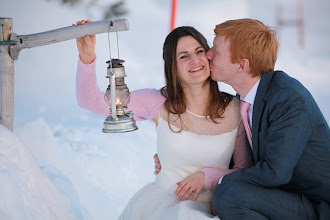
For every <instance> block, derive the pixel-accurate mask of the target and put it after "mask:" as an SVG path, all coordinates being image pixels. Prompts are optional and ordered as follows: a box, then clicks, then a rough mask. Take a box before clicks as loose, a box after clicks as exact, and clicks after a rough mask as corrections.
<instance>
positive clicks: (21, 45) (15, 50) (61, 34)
mask: <svg viewBox="0 0 330 220" xmlns="http://www.w3.org/2000/svg"><path fill="white" fill-rule="evenodd" d="M109 28H110V29H109ZM128 29H129V23H128V20H127V19H116V20H102V21H95V22H91V23H87V24H84V25H74V26H68V27H64V28H59V29H55V30H51V31H46V32H42V33H37V34H30V35H18V34H15V33H13V34H12V35H11V37H10V40H13V41H17V44H16V45H14V46H11V47H10V55H11V57H12V58H13V59H15V60H17V59H18V54H19V52H20V51H21V50H22V49H25V48H32V47H39V46H44V45H48V44H53V43H58V42H62V41H66V40H71V39H74V38H78V37H83V36H86V35H94V34H101V33H107V32H117V31H126V30H128Z"/></svg>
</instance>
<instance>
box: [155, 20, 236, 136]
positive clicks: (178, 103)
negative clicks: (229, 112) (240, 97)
mask: <svg viewBox="0 0 330 220" xmlns="http://www.w3.org/2000/svg"><path fill="white" fill-rule="evenodd" d="M185 36H192V37H193V38H194V39H196V40H197V41H198V43H200V44H201V45H202V47H203V48H204V50H205V52H207V51H208V50H209V49H210V47H209V45H208V44H207V41H206V39H205V37H204V36H203V35H202V34H201V33H200V32H198V31H197V30H196V29H195V28H193V27H190V26H183V27H178V28H176V29H174V30H173V31H172V32H171V33H170V34H169V35H167V37H166V39H165V42H164V46H163V59H164V73H165V80H166V86H164V87H163V88H162V89H161V94H162V95H163V96H164V97H165V98H166V101H165V103H164V108H165V110H166V111H167V112H168V119H169V118H170V117H169V114H170V113H172V114H176V115H178V119H180V120H181V130H180V131H178V132H181V131H182V119H181V114H183V113H185V112H186V107H187V106H186V102H185V97H184V93H183V90H182V86H181V84H180V82H179V80H178V77H177V62H176V48H177V44H178V41H179V39H180V38H181V37H185ZM207 84H209V85H210V97H209V100H208V102H207V103H208V104H207V105H208V106H207V108H206V111H205V115H206V116H210V118H211V120H212V121H213V122H214V123H217V122H216V121H215V118H221V117H222V115H223V113H224V112H225V108H226V107H227V106H228V104H229V103H230V101H231V100H232V99H233V97H232V96H231V95H229V94H227V93H224V92H220V91H219V88H218V83H217V82H216V81H214V80H212V79H211V77H209V78H208V79H207V80H206V81H205V84H204V85H205V86H206V85H207ZM206 116H205V117H206ZM168 125H169V127H170V129H171V130H172V131H173V129H172V128H171V126H170V120H168Z"/></svg>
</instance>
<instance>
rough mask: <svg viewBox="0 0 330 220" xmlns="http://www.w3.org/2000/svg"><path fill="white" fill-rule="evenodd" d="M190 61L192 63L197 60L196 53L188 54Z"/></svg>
mask: <svg viewBox="0 0 330 220" xmlns="http://www.w3.org/2000/svg"><path fill="white" fill-rule="evenodd" d="M190 61H191V62H192V63H196V62H198V56H197V54H192V55H191V56H190Z"/></svg>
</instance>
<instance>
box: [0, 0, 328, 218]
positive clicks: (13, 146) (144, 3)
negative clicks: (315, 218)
mask: <svg viewBox="0 0 330 220" xmlns="http://www.w3.org/2000/svg"><path fill="white" fill-rule="evenodd" d="M101 2H104V0H102V1H101ZM169 2H170V1H165V0H160V1H159V0H158V1H156V0H139V1H133V0H130V1H127V7H128V10H129V12H130V13H129V15H127V16H125V17H126V18H128V20H129V22H130V26H131V28H130V30H129V31H127V32H121V33H119V42H120V54H121V58H122V59H124V60H126V62H125V66H126V72H127V75H128V77H127V79H126V83H127V85H128V87H129V88H130V90H134V89H138V88H160V87H162V86H163V84H164V80H163V61H162V44H163V41H164V39H165V37H166V35H167V34H168V30H169V13H170V3H169ZM281 2H284V1H275V0H273V1H260V0H250V1H248V0H231V1H229V0H223V1H218V0H208V1H205V3H203V4H201V3H200V1H197V0H195V1H191V0H190V1H189V0H180V1H179V8H178V17H177V25H179V26H181V25H191V26H194V27H196V28H197V29H198V30H200V31H201V32H202V33H203V34H204V35H205V36H206V38H207V39H208V41H209V44H210V45H212V40H213V36H214V35H213V28H214V26H215V25H216V24H217V23H221V22H223V21H225V20H228V19H234V18H242V17H250V18H256V19H259V20H261V21H263V22H264V23H265V24H269V25H272V26H276V14H275V12H276V10H275V9H276V5H277V4H278V3H281ZM295 2H296V1H294V0H292V1H285V3H286V4H285V5H287V7H286V8H285V11H284V15H285V17H287V18H290V19H291V18H294V16H293V15H294V14H295V4H294V3H295ZM303 2H304V6H305V18H306V20H305V28H306V29H305V39H306V45H305V47H303V48H302V47H300V46H299V45H298V43H297V35H296V33H297V30H296V29H295V28H289V27H285V28H283V29H281V30H280V31H279V38H280V51H279V56H278V62H277V65H276V68H277V69H281V70H284V71H286V72H287V73H288V74H290V75H291V76H294V77H295V78H297V79H298V80H300V81H301V82H302V83H303V84H304V85H305V86H306V87H307V88H308V89H309V90H310V91H311V93H312V94H313V96H314V97H315V99H316V101H317V103H318V104H319V106H320V108H321V111H322V112H323V113H324V115H325V117H326V120H327V121H328V123H329V122H330V106H329V104H328V102H329V100H330V79H329V78H330V71H329V69H330V44H329V43H328V39H330V25H329V24H328V21H329V18H330V15H329V14H328V11H329V10H330V3H329V1H326V0H314V1H312V0H305V1H303ZM18 6H19V7H18ZM0 16H1V17H11V18H13V23H14V33H16V34H32V33H37V32H43V31H46V30H51V29H56V28H60V27H64V26H69V25H71V24H72V23H74V22H75V21H77V20H80V19H84V18H91V19H93V20H99V19H101V18H100V17H98V14H97V13H95V12H94V13H92V12H91V11H89V12H88V14H86V12H85V11H84V10H82V9H76V10H75V9H73V8H71V7H69V6H65V7H63V6H61V5H59V4H58V3H57V1H45V0H28V1H20V0H2V1H1V7H0ZM112 36H113V37H114V36H115V35H112ZM111 46H112V48H113V51H114V52H113V53H112V54H116V53H115V51H116V46H115V41H113V42H112V44H111ZM96 51H97V54H98V59H97V74H98V75H97V76H98V82H99V85H100V88H104V89H105V88H106V85H107V80H106V79H105V75H106V65H105V61H107V60H108V59H109V52H108V42H107V35H106V34H103V35H98V36H97V48H96ZM77 55H78V54H77V50H76V46H75V41H74V40H70V41H67V42H63V43H59V44H53V45H49V46H44V47H39V48H33V49H26V50H23V51H21V53H20V54H19V59H18V60H17V61H15V122H14V133H15V134H16V135H17V137H18V138H19V139H16V137H15V136H14V135H11V134H10V133H8V131H6V130H5V129H4V128H1V127H0V182H1V183H2V186H3V185H4V186H5V187H1V188H2V189H3V190H2V189H0V197H1V200H0V218H1V219H3V218H6V217H11V219H15V218H16V219H23V218H22V215H21V216H20V215H19V214H17V213H18V211H20V213H23V214H24V213H25V214H26V215H27V216H29V217H30V218H28V219H38V218H39V219H47V218H46V217H45V216H47V213H53V214H54V213H58V216H62V217H63V216H64V215H65V213H67V212H71V214H73V215H75V216H76V217H77V218H78V219H116V217H118V215H119V214H120V212H121V210H122V209H123V208H124V206H125V204H126V203H127V201H128V199H129V198H130V197H131V196H132V194H133V193H134V192H135V191H136V190H137V189H139V188H140V187H141V186H143V185H144V184H146V183H147V182H150V181H153V179H154V175H153V160H152V156H153V155H154V153H155V152H156V133H155V130H154V125H153V124H152V123H151V122H139V123H138V126H139V130H138V131H136V132H132V133H125V134H104V133H102V132H101V130H102V126H103V121H104V118H103V117H100V116H97V115H93V114H91V113H89V112H87V111H85V110H83V109H80V108H79V107H78V105H77V102H76V98H75V72H76V64H77ZM221 88H222V89H223V90H226V91H229V92H233V91H232V90H231V89H230V88H229V87H228V86H226V85H223V84H221ZM8 149H10V150H8ZM30 152H31V153H32V154H30ZM36 162H37V163H36ZM37 164H38V165H39V166H40V167H41V171H42V172H41V171H40V169H38V165H37ZM49 180H50V181H49ZM54 186H55V187H54ZM5 189H7V191H6V190H5ZM47 190H48V191H47ZM34 192H36V194H37V195H38V196H37V197H36V196H35V195H36V194H34ZM22 195H23V197H24V199H23V200H22V199H21V197H22ZM56 201H61V202H56ZM38 207H40V209H39V210H38ZM36 210H38V212H37V211H36ZM58 210H62V211H61V212H62V213H61V212H59V211H58ZM69 210H71V211H69ZM38 216H39V217H38ZM41 216H43V217H44V218H41ZM51 216H52V215H51V214H50V215H49V216H48V217H51ZM58 216H57V217H58ZM20 217H21V218H20ZM53 217H54V216H53ZM72 218H73V217H72ZM57 219H63V218H57Z"/></svg>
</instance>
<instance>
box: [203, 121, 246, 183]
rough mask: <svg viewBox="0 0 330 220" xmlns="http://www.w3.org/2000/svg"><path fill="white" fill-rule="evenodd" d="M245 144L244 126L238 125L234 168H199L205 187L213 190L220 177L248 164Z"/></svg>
mask: <svg viewBox="0 0 330 220" xmlns="http://www.w3.org/2000/svg"><path fill="white" fill-rule="evenodd" d="M245 144H246V138H245V130H244V126H242V125H240V126H239V128H238V132H237V136H236V144H235V149H234V153H233V156H234V168H233V169H221V168H215V167H206V168H203V169H201V170H200V171H201V172H203V173H204V174H205V182H206V186H205V188H207V189H212V190H214V189H215V188H216V186H217V185H218V181H219V179H220V178H221V177H223V176H225V175H227V174H229V173H232V172H234V171H236V170H238V169H240V168H243V167H247V166H250V162H249V159H248V156H247V151H246V146H245Z"/></svg>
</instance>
